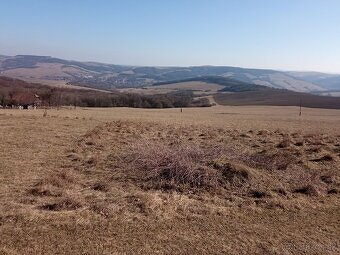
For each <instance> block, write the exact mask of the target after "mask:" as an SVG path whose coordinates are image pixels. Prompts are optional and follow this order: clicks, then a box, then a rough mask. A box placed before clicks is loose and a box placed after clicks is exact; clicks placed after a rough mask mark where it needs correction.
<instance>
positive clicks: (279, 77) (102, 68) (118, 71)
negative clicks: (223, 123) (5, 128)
mask: <svg viewBox="0 0 340 255" xmlns="http://www.w3.org/2000/svg"><path fill="white" fill-rule="evenodd" d="M0 74H1V75H4V76H9V77H13V78H19V79H23V80H28V81H34V82H43V83H46V84H48V83H53V82H55V81H58V82H60V83H65V84H69V83H71V84H75V85H80V86H86V87H91V88H97V89H105V90H112V89H114V88H131V87H143V86H149V85H152V84H153V83H157V82H168V81H173V80H180V79H189V78H196V77H202V76H219V77H226V78H232V79H234V80H238V81H242V82H246V83H252V84H256V85H263V86H268V87H273V88H280V89H289V90H294V91H300V92H311V91H322V90H324V88H323V87H322V86H319V85H316V84H314V83H313V82H311V81H306V80H304V79H301V78H299V77H294V76H293V75H291V74H290V73H286V72H281V71H275V70H265V69H249V68H239V67H230V66H193V67H137V66H122V65H112V64H103V63H95V62H79V61H69V60H63V59H59V58H54V57H49V56H31V55H18V56H2V57H1V58H0Z"/></svg>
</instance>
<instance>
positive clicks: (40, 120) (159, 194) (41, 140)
mask: <svg viewBox="0 0 340 255" xmlns="http://www.w3.org/2000/svg"><path fill="white" fill-rule="evenodd" d="M45 115H46V114H45ZM0 132H1V143H0V161H1V164H0V182H1V185H0V236H1V238H0V254H71V253H72V254H151V253H153V254H154V253H159V254H223V253H224V254H339V253H340V242H339V235H340V227H339V221H340V215H339V209H340V208H339V205H340V203H339V188H340V179H339V166H340V165H339V164H340V163H339V161H340V111H339V110H324V109H307V108H303V109H302V115H301V116H299V109H298V108H297V107H260V106H258V107H252V106H247V107H227V106H225V107H224V106H215V107H210V108H184V109H183V112H181V110H180V109H178V108H176V109H161V110H160V109H131V108H107V109H105V108H77V109H73V108H66V107H65V108H62V109H60V110H56V109H54V110H47V115H46V116H45V117H44V110H43V109H38V110H21V111H20V110H9V109H6V110H3V109H2V110H0Z"/></svg>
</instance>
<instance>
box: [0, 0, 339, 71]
mask: <svg viewBox="0 0 340 255" xmlns="http://www.w3.org/2000/svg"><path fill="white" fill-rule="evenodd" d="M1 54H2V55H18V54H32V55H48V56H54V57H59V58H64V59H72V60H80V61H97V62H105V63H112V64H123V65H148V66H193V65H227V66H240V67H252V68H271V69H279V70H299V71H302V70H303V71H307V70H310V71H323V72H332V73H340V1H339V0H0V55H1Z"/></svg>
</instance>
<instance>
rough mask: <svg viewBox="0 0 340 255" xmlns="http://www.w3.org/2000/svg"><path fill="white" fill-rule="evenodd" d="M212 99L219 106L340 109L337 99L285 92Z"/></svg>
mask: <svg viewBox="0 0 340 255" xmlns="http://www.w3.org/2000/svg"><path fill="white" fill-rule="evenodd" d="M214 99H215V101H216V102H217V103H218V104H221V105H272V106H299V105H300V103H301V105H302V106H303V107H310V108H326V109H340V99H339V98H338V97H330V96H317V95H312V94H307V93H298V92H293V91H287V90H265V91H247V92H241V93H234V94H226V93H218V94H216V95H214Z"/></svg>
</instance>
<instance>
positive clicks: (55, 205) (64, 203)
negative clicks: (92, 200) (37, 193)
mask: <svg viewBox="0 0 340 255" xmlns="http://www.w3.org/2000/svg"><path fill="white" fill-rule="evenodd" d="M82 206H83V202H82V201H81V200H80V199H77V198H74V197H62V198H59V199H57V200H56V201H54V202H49V203H46V204H43V205H42V206H40V209H42V210H48V211H62V210H76V209H78V208H80V207H82Z"/></svg>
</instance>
